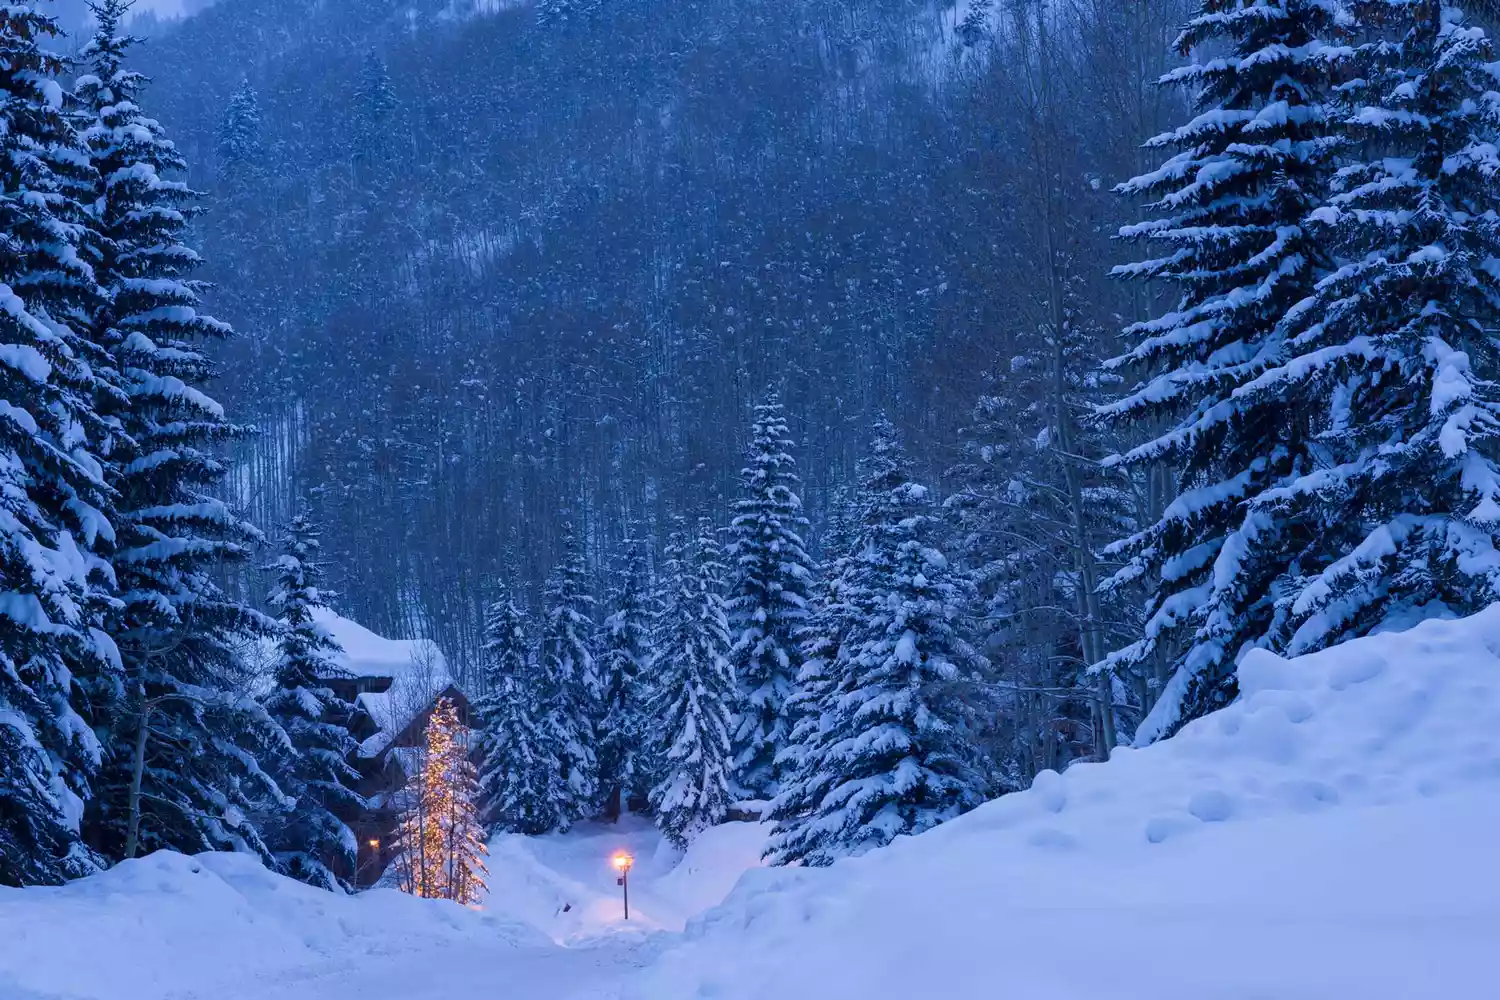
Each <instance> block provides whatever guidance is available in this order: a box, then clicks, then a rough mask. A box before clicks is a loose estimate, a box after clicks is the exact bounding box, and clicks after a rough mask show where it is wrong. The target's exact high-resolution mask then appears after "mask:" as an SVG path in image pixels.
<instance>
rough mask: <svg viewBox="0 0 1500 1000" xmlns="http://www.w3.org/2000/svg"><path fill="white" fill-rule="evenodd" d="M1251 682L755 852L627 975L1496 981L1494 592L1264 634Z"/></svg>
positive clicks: (1442, 987) (680, 980)
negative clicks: (860, 826) (1077, 759)
mask: <svg viewBox="0 0 1500 1000" xmlns="http://www.w3.org/2000/svg"><path fill="white" fill-rule="evenodd" d="M1240 686H1241V691H1242V697H1241V698H1240V699H1239V700H1238V701H1237V702H1236V703H1235V704H1233V705H1232V706H1230V707H1228V708H1226V709H1224V710H1222V711H1220V712H1217V713H1215V714H1214V715H1212V716H1210V717H1207V718H1204V719H1201V720H1198V721H1197V722H1195V723H1193V724H1191V725H1190V726H1188V727H1186V728H1185V729H1184V730H1183V731H1182V732H1181V733H1180V734H1179V735H1178V736H1176V737H1175V738H1173V739H1171V740H1168V741H1165V742H1163V743H1160V744H1157V745H1155V746H1151V747H1148V748H1145V749H1141V750H1121V751H1120V752H1119V753H1118V754H1117V755H1116V757H1115V759H1114V760H1112V761H1110V762H1109V763H1107V764H1084V765H1078V766H1075V767H1073V768H1070V769H1069V770H1068V771H1067V772H1066V773H1064V774H1061V775H1059V774H1055V773H1050V772H1048V773H1045V774H1043V775H1041V776H1039V777H1038V779H1037V781H1036V784H1035V786H1034V787H1033V788H1032V789H1030V790H1029V791H1027V792H1023V793H1020V794H1016V795H1011V796H1008V797H1006V798H1004V799H1001V800H999V801H996V802H993V803H990V804H988V805H986V806H984V807H983V808H980V809H978V810H976V811H975V812H973V813H971V814H969V815H968V816H965V817H963V818H961V819H959V820H956V821H954V822H952V823H949V824H947V825H945V826H943V827H939V828H938V829H936V830H933V831H931V832H929V833H927V834H924V835H922V836H920V837H916V838H909V839H903V840H900V841H898V842H897V843H896V844H893V845H892V846H891V847H890V848H887V849H886V850H882V851H876V852H872V853H871V854H869V855H866V856H864V857H861V858H857V859H851V860H848V861H845V862H841V863H839V864H837V865H835V866H833V867H832V868H828V869H819V870H812V869H779V870H775V869H767V870H762V871H758V872H751V873H749V874H748V875H746V876H745V878H744V879H743V880H742V881H741V882H740V885H739V886H738V887H737V888H736V889H735V891H734V892H733V893H732V894H731V896H730V898H729V900H728V901H727V902H726V903H725V905H724V906H722V907H720V908H719V909H717V910H714V911H712V912H710V913H709V914H707V915H706V916H705V917H703V918H701V919H700V920H698V921H695V922H694V923H693V924H692V925H690V927H689V929H688V934H687V936H686V939H685V940H683V941H682V942H681V943H680V944H678V945H677V946H676V947H674V948H671V949H669V950H667V951H666V952H665V953H664V954H662V955H661V956H660V957H659V958H658V960H657V961H656V962H655V963H654V964H653V965H652V966H651V967H650V968H648V969H647V970H645V972H644V973H643V974H642V975H641V976H639V977H638V978H636V979H635V980H634V981H633V982H632V983H630V984H629V985H628V987H627V988H626V990H625V992H624V994H623V996H625V997H627V998H636V1000H677V998H683V1000H686V998H690V997H692V998H697V997H705V996H713V997H715V998H719V1000H735V998H745V1000H749V998H752V997H754V998H763V997H767V996H770V997H776V998H778V1000H801V998H808V1000H812V998H814V997H816V998H818V1000H839V998H850V1000H853V998H859V1000H883V998H908V997H919V996H942V997H982V996H1036V997H1043V996H1045V997H1047V998H1049V1000H1073V998H1078V1000H1083V998H1089V1000H1095V998H1097V997H1100V996H1110V997H1113V998H1117V1000H1136V998H1139V1000H1147V998H1150V1000H1219V998H1222V1000H1273V998H1274V1000H1326V998H1329V997H1340V996H1349V997H1355V996H1357V997H1360V998H1362V1000H1414V998H1419V997H1436V996H1479V995H1489V994H1490V993H1491V992H1492V985H1493V977H1492V974H1491V970H1490V969H1489V964H1490V963H1489V956H1490V955H1491V954H1493V948H1494V942H1495V941H1497V940H1500V865H1497V864H1496V863H1495V862H1494V860H1493V831H1494V830H1495V829H1496V828H1497V826H1500V608H1495V609H1491V610H1489V611H1487V612H1485V613H1483V614H1480V615H1477V616H1475V617H1473V618H1470V619H1466V620H1463V621H1458V622H1436V621H1434V622H1428V623H1425V624H1423V625H1421V626H1418V627H1417V628H1415V629H1413V630H1411V631H1409V632H1405V633H1400V634H1384V635H1380V636H1374V637H1371V638H1368V639H1363V640H1359V641H1356V642H1352V643H1349V644H1347V645H1345V646H1341V647H1339V648H1336V649H1332V650H1328V651H1325V652H1322V653H1318V654H1315V655H1311V656H1306V657H1302V658H1299V659H1296V660H1291V661H1287V660H1282V659H1280V658H1278V657H1275V656H1273V655H1271V654H1269V653H1264V652H1259V653H1254V654H1252V655H1250V656H1249V657H1247V658H1246V660H1245V662H1244V663H1243V665H1242V666H1241V668H1240Z"/></svg>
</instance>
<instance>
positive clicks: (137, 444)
mask: <svg viewBox="0 0 1500 1000" xmlns="http://www.w3.org/2000/svg"><path fill="white" fill-rule="evenodd" d="M125 9H126V8H125V5H124V4H123V3H120V2H118V0H104V2H102V3H100V4H99V5H98V6H97V7H96V8H95V13H96V17H97V19H98V28H97V30H96V32H95V34H94V37H93V38H92V40H91V41H90V42H89V44H88V45H87V46H85V48H84V50H83V53H82V58H83V59H84V61H85V62H86V64H87V69H88V72H85V73H84V74H82V75H81V76H80V77H79V78H78V80H77V81H76V89H77V96H78V106H79V107H78V112H77V115H78V118H79V121H80V125H81V128H80V131H81V134H82V138H83V141H84V144H85V147H86V154H87V159H88V162H89V163H90V164H91V166H92V168H93V174H94V177H95V182H96V189H95V191H94V192H93V199H92V203H91V206H90V215H91V226H92V227H93V230H94V232H93V234H92V238H91V242H92V253H93V255H94V258H95V259H94V274H95V276H96V278H97V281H98V285H99V286H100V291H101V293H102V294H101V295H100V296H99V297H98V299H96V301H95V304H94V306H93V307H92V308H91V309H90V310H89V311H88V314H87V317H86V319H87V326H88V335H89V339H90V341H91V342H92V344H93V346H94V348H95V349H96V350H97V351H99V352H101V355H102V357H104V358H105V359H107V360H106V361H105V362H104V363H103V365H102V369H103V370H105V371H108V372H110V373H111V380H112V384H111V387H110V391H109V392H107V393H102V394H101V395H100V398H101V399H103V400H104V403H103V404H101V405H102V408H103V409H104V411H105V415H106V416H107V417H108V419H109V421H110V423H111V425H112V432H111V435H110V439H109V447H108V453H107V456H106V459H107V461H106V464H105V466H104V473H105V477H106V479H107V481H108V484H109V486H110V487H111V488H112V489H113V490H114V491H115V507H116V516H115V536H116V538H115V541H116V544H115V550H114V552H113V556H112V563H113V573H114V579H115V582H116V586H117V594H118V598H117V600H116V601H115V602H113V604H112V607H111V611H110V614H109V616H108V620H107V622H106V628H107V630H108V632H109V634H110V635H111V637H112V638H113V639H114V641H115V643H116V645H117V646H118V648H119V656H120V660H121V666H122V668H123V672H124V675H125V679H126V686H125V697H124V700H123V704H122V706H121V708H120V710H119V711H118V712H117V713H115V715H114V717H113V719H112V721H111V724H110V725H109V726H108V727H107V728H106V729H105V732H106V733H107V739H108V743H109V763H108V767H107V769H106V772H105V774H104V775H103V776H102V778H101V781H100V789H99V794H98V795H97V796H96V797H95V799H94V801H93V802H91V803H90V809H89V814H88V816H87V823H88V826H89V837H90V840H91V842H93V843H96V844H98V845H99V846H100V847H101V849H103V850H104V851H105V853H107V854H108V855H110V856H112V857H131V856H134V855H135V854H137V853H140V852H143V851H149V850H155V849H157V848H163V847H166V848H173V849H177V850H182V851H187V852H193V851H201V850H229V849H241V848H243V849H249V850H254V851H256V852H258V853H260V854H261V855H262V857H264V858H266V859H267V860H268V861H269V860H271V854H270V851H269V848H268V847H267V845H266V843H265V841H264V839H263V837H262V834H261V831H260V830H259V829H258V828H257V827H256V822H257V818H258V817H265V816H275V815H276V814H277V813H278V812H279V811H280V810H281V809H283V808H284V807H285V806H286V805H288V804H289V800H288V799H286V798H285V796H284V795H283V793H282V792H281V791H280V789H279V787H278V784H277V782H276V781H275V779H274V777H273V776H272V774H271V773H270V772H269V771H268V770H267V769H266V768H265V767H263V766H262V761H268V760H270V759H272V757H273V756H275V755H278V754H280V753H282V752H283V751H284V750H285V748H286V736H285V734H284V733H283V732H282V730H281V728H280V727H279V726H278V725H277V724H276V723H275V721H274V720H272V719H271V718H270V716H269V715H268V714H267V713H266V712H265V710H264V709H263V708H262V706H261V705H259V704H258V703H257V702H256V701H255V699H254V698H252V697H251V696H250V693H249V688H250V684H251V682H250V678H249V675H248V667H247V665H246V663H245V662H244V660H243V658H242V657H241V655H240V651H239V650H240V647H241V645H242V644H243V643H244V642H245V641H247V640H251V639H253V638H255V637H257V636H261V635H266V634H269V633H270V631H271V630H272V629H273V627H274V626H273V625H272V623H271V622H269V620H267V619H266V618H265V617H264V616H261V615H259V614H257V613H255V612H254V611H252V610H251V609H249V608H247V607H245V606H244V605H243V604H241V603H240V602H239V601H238V600H236V599H235V598H233V597H231V596H230V595H228V594H226V593H225V592H224V591H223V590H222V589H221V588H220V586H219V584H218V583H217V582H216V573H217V572H218V571H219V569H220V568H221V567H222V566H223V565H224V564H225V563H226V562H234V561H239V560H242V559H244V558H245V557H246V556H247V555H248V553H249V549H250V546H251V545H252V544H254V543H255V542H257V541H258V540H259V534H258V532H256V531H255V529H254V528H253V527H251V526H250V525H249V524H247V523H246V522H244V521H243V520H241V519H240V518H239V517H237V516H236V515H235V513H234V512H233V511H232V510H231V509H230V507H229V506H228V505H227V504H226V503H225V502H224V501H223V500H222V499H220V497H221V495H222V492H221V487H222V483H223V479H224V475H225V472H226V468H225V466H224V463H223V462H222V460H221V459H220V458H219V456H218V449H219V447H220V446H221V445H222V444H223V443H224V442H226V441H227V440H230V439H232V438H233V437H235V436H237V435H238V434H240V433H241V431H240V429H239V428H238V427H236V426H235V425H234V424H232V423H231V422H230V421H228V420H227V419H226V418H225V415H224V411H223V409H222V407H220V405H219V404H218V403H217V402H215V401H214V400H213V399H212V398H210V397H209V396H208V395H207V394H206V393H205V392H204V389H203V386H204V385H205V383H206V382H207V381H208V380H209V378H210V377H211V376H212V374H213V368H214V366H213V363H212V361H211V360H210V358H209V357H208V356H207V355H205V354H204V352H203V345H204V344H205V343H207V342H212V341H217V340H221V339H223V338H224V337H226V336H228V335H229V333H230V330H229V328H228V327H227V326H225V325H224V324H222V323H220V322H218V321H216V320H214V319H212V318H210V317H208V316H205V315H204V314H202V313H201V312H199V311H198V287H197V285H196V284H195V283H194V282H193V280H192V278H191V273H192V271H193V269H194V268H195V267H196V266H197V265H198V263H199V261H198V256H197V254H196V253H195V252H194V251H193V250H192V249H191V248H189V247H188V246H187V245H186V244H185V243H184V242H183V240H184V237H185V233H186V229H187V223H188V217H189V215H190V213H191V203H192V201H193V198H194V194H193V192H192V191H191V190H190V189H189V188H187V186H186V185H184V184H183V183H182V182H181V181H179V180H174V179H172V176H171V175H172V174H175V173H181V172H182V170H183V169H184V167H183V162H182V158H181V156H180V155H179V154H178V152H177V150H176V148H175V147H174V146H173V145H172V143H171V142H170V141H169V140H167V139H166V138H165V137H164V136H163V134H162V129H161V126H160V125H159V124H157V123H156V122H155V121H154V120H152V119H151V118H149V117H147V116H146V115H145V114H144V112H143V111H142V110H141V108H140V106H139V104H138V101H139V98H140V94H141V91H142V88H143V87H144V84H145V80H144V79H143V78H142V77H141V76H140V75H139V74H138V73H135V72H134V71H132V70H130V69H127V68H126V66H125V57H126V53H127V51H128V49H129V47H130V45H131V44H132V43H133V41H134V40H133V39H131V38H129V37H128V36H126V35H125V34H124V33H123V32H122V31H121V28H120V20H121V17H122V16H123V15H124V13H125Z"/></svg>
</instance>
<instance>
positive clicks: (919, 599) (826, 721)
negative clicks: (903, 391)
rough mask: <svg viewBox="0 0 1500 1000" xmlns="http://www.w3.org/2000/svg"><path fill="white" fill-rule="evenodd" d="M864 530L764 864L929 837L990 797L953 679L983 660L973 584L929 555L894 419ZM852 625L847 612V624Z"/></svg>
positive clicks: (920, 492)
mask: <svg viewBox="0 0 1500 1000" xmlns="http://www.w3.org/2000/svg"><path fill="white" fill-rule="evenodd" d="M859 504H860V509H861V512H862V521H863V530H862V532H861V536H860V541H859V543H858V545H857V548H856V550H855V555H854V556H853V557H852V559H851V563H850V566H849V568H848V570H847V571H846V572H845V573H844V574H842V575H841V578H840V579H841V583H840V590H841V591H842V592H843V596H842V604H843V607H844V609H845V611H844V612H843V615H846V616H847V622H848V624H847V631H846V632H845V634H844V635H843V636H842V637H841V638H840V641H839V644H838V646H837V648H836V650H832V651H831V653H832V659H831V661H830V662H829V663H828V665H827V666H825V667H823V668H821V669H820V670H818V671H817V674H818V675H820V677H818V678H810V681H815V682H816V683H817V684H818V686H819V687H820V688H821V689H822V691H823V697H822V703H821V705H820V706H819V713H818V714H819V723H818V725H817V726H816V727H808V729H807V730H806V738H808V740H809V743H808V745H807V747H806V749H805V750H804V751H803V753H802V755H801V756H800V759H799V761H798V768H797V770H796V772H795V774H794V775H792V777H791V778H790V780H789V781H788V783H787V787H786V788H785V789H784V790H783V791H782V793H781V794H780V795H778V796H777V798H776V800H775V801H774V802H773V803H772V807H771V816H772V818H773V819H775V820H776V821H777V826H776V830H775V833H774V834H773V836H772V838H771V840H770V842H769V843H768V845H767V849H766V856H767V857H768V858H769V859H770V860H771V861H772V862H773V863H776V864H785V863H787V862H790V861H802V862H804V863H807V864H814V865H822V864H829V863H831V862H832V861H833V860H834V859H836V858H838V857H840V856H842V855H846V854H858V853H862V852H864V851H866V850H869V849H871V848H873V847H880V846H884V845H885V844H888V843H890V841H891V840H893V839H894V838H895V837H897V836H899V835H902V834H912V833H920V832H921V831H923V830H926V829H928V828H930V827H932V826H935V825H937V824H938V823H941V822H943V821H944V820H946V819H949V818H951V817H953V816H956V815H958V814H959V813H961V812H963V811H965V810H967V809H970V808H973V807H974V806H976V805H978V804H979V803H980V802H982V801H983V800H984V796H985V791H986V788H985V783H984V777H983V773H982V770H981V769H980V767H979V760H978V755H977V753H976V752H975V750H974V747H973V744H972V741H970V740H969V739H968V738H967V735H966V734H965V733H964V732H963V728H962V724H961V721H960V719H961V706H960V705H959V704H958V702H957V697H956V695H955V692H954V687H955V682H956V681H958V680H959V679H960V678H961V676H962V675H963V674H964V673H966V672H969V671H972V670H973V669H974V668H975V667H976V666H977V665H978V661H977V657H976V655H975V653H974V651H973V650H972V649H970V647H969V646H968V644H967V643H966V642H965V641H964V639H963V637H962V635H961V633H960V619H961V616H962V614H963V613H964V610H965V608H966V606H967V603H968V601H969V599H970V597H971V595H970V594H969V592H968V588H967V581H966V580H965V578H964V577H963V575H962V574H960V573H956V572H954V570H953V568H952V567H951V566H950V565H949V563H948V560H947V559H946V557H945V556H944V555H943V553H942V552H941V551H940V550H939V549H937V548H936V547H935V546H934V545H933V540H932V537H931V536H932V529H933V528H934V527H935V526H936V522H935V518H934V517H933V516H932V514H931V513H930V511H931V505H932V498H931V494H930V492H929V491H928V490H927V489H925V488H924V487H923V486H922V485H921V484H919V483H917V482H915V481H914V480H913V479H912V478H911V476H910V473H909V470H908V465H907V462H906V460H905V457H904V456H903V455H902V453H901V450H900V446H899V444H898V442H897V440H896V437H895V432H894V429H893V428H892V427H891V426H890V424H889V423H888V422H886V421H880V422H878V423H877V425H876V428H875V440H874V446H873V448H872V453H871V456H870V458H869V459H868V460H867V462H866V464H865V475H864V478H863V481H862V489H861V492H860V495H859ZM841 617H842V616H841Z"/></svg>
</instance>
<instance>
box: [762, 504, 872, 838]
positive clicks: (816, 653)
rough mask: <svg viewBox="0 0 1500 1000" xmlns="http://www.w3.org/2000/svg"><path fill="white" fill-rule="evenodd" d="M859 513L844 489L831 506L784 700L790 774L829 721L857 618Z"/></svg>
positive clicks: (800, 806)
mask: <svg viewBox="0 0 1500 1000" xmlns="http://www.w3.org/2000/svg"><path fill="white" fill-rule="evenodd" d="M857 517H858V513H857V512H856V511H855V510H854V504H853V502H852V495H851V491H850V490H849V489H848V488H847V487H842V488H840V490H839V491H838V493H837V495H836V496H835V497H834V499H833V501H832V503H831V505H830V511H829V516H828V522H827V527H826V530H825V531H824V534H823V537H822V539H821V540H820V542H821V545H820V551H819V556H820V558H821V562H822V572H821V573H820V574H819V579H818V583H817V585H816V587H815V589H814V592H813V595H812V599H811V601H810V602H809V605H808V616H807V618H806V620H805V621H804V622H803V624H802V627H801V629H800V630H799V631H798V635H797V651H798V655H799V656H800V658H801V662H802V667H801V669H800V670H798V672H797V682H796V684H795V685H794V686H793V688H792V693H791V695H790V696H789V697H788V698H787V701H786V714H787V716H788V718H790V719H791V720H792V728H791V731H790V732H789V733H788V734H787V741H786V745H785V746H784V747H782V748H781V750H780V751H778V752H777V757H776V764H777V769H778V770H779V771H780V772H781V773H782V774H784V775H787V776H791V775H794V774H795V773H796V772H797V771H798V769H799V768H801V766H802V763H803V761H804V759H805V758H806V755H807V753H808V751H809V750H810V749H811V748H812V747H813V746H814V745H815V744H816V743H817V738H818V734H819V732H820V731H821V729H822V725H823V722H824V721H825V715H824V708H825V706H827V705H828V703H829V698H830V696H831V695H832V693H833V689H834V685H835V679H836V677H837V674H836V672H835V670H836V664H837V662H838V656H839V649H840V647H842V646H843V644H844V640H845V638H846V637H847V636H848V635H849V633H850V631H851V630H852V628H853V626H854V622H855V620H856V618H857V609H856V607H855V606H854V604H853V603H852V602H851V601H850V600H849V597H850V595H851V594H852V593H853V579H852V573H853V570H854V566H855V555H856V550H855V545H856V543H857V541H858V538H859V533H858V529H859V524H858V521H857ZM804 787H805V786H804ZM807 808H808V803H807V802H805V801H803V800H801V799H800V798H799V799H798V800H797V801H796V802H795V803H793V802H791V801H790V800H783V801H782V809H783V811H784V812H787V813H788V814H791V815H800V814H801V813H803V812H805V811H806V809H807Z"/></svg>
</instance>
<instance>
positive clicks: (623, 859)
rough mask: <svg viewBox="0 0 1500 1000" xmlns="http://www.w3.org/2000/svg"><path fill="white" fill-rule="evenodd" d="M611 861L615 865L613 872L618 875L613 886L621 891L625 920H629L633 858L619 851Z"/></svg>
mask: <svg viewBox="0 0 1500 1000" xmlns="http://www.w3.org/2000/svg"><path fill="white" fill-rule="evenodd" d="M613 860H614V865H615V871H617V872H619V873H620V874H619V877H617V878H616V879H615V885H617V886H619V887H620V891H621V893H622V895H623V896H624V900H625V919H626V920H629V919H630V866H631V865H632V864H634V863H635V858H632V857H631V856H630V855H629V854H627V853H625V852H624V851H620V852H619V853H618V854H616V855H615V856H614V859H613Z"/></svg>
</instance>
